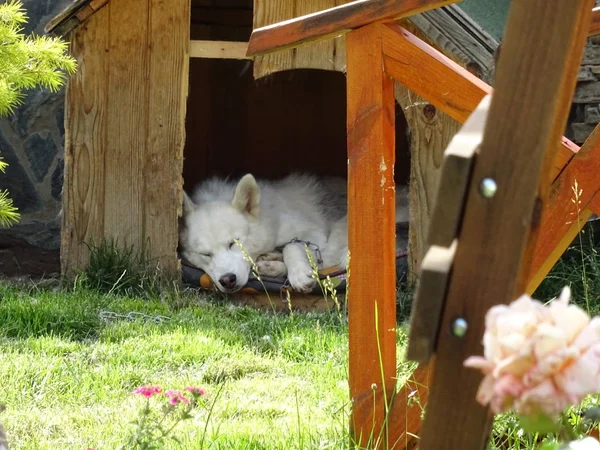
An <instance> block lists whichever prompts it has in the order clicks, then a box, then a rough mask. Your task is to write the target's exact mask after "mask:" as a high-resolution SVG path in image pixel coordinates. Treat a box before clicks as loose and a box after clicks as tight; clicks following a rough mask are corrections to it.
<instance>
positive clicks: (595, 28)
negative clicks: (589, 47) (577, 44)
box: [588, 6, 600, 36]
mask: <svg viewBox="0 0 600 450" xmlns="http://www.w3.org/2000/svg"><path fill="white" fill-rule="evenodd" d="M599 33H600V6H597V7H595V8H594V9H592V20H591V24H590V30H589V33H588V35H589V36H595V35H597V34H599Z"/></svg>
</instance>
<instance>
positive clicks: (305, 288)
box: [288, 269, 317, 294]
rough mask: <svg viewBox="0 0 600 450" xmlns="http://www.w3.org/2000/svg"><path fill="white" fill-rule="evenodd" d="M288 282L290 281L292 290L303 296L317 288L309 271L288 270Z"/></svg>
mask: <svg viewBox="0 0 600 450" xmlns="http://www.w3.org/2000/svg"><path fill="white" fill-rule="evenodd" d="M288 280H289V281H290V285H291V286H292V289H294V290H295V291H298V292H302V293H305V294H307V293H309V292H312V290H313V289H314V288H315V287H316V286H317V282H316V281H315V279H314V278H313V277H312V271H311V270H308V271H306V270H303V269H299V270H293V271H292V270H290V273H289V275H288Z"/></svg>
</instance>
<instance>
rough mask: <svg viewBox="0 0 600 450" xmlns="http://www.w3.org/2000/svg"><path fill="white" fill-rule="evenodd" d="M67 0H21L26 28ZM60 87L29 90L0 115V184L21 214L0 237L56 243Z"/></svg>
mask: <svg viewBox="0 0 600 450" xmlns="http://www.w3.org/2000/svg"><path fill="white" fill-rule="evenodd" d="M70 3H71V0H23V4H24V6H25V8H26V9H27V12H28V16H29V22H28V23H27V26H26V27H25V31H26V32H27V33H31V32H34V33H37V34H43V33H44V26H45V25H46V23H47V22H48V20H50V19H51V18H52V17H53V16H54V15H56V14H58V13H59V12H60V11H62V10H63V9H64V8H65V7H66V6H68V5H69V4H70ZM63 106H64V92H59V93H55V94H52V93H50V92H48V91H41V90H33V91H31V92H28V93H27V97H26V99H25V103H24V104H23V105H22V106H21V107H19V108H18V110H17V112H16V114H15V115H14V116H12V117H10V118H8V119H4V120H0V156H1V157H2V158H3V159H4V161H5V162H7V163H8V164H9V166H8V168H7V170H6V174H0V189H8V190H9V192H10V195H11V198H12V199H13V201H14V204H15V205H16V206H17V207H18V208H19V211H20V213H21V216H22V219H21V221H20V222H19V223H18V224H17V225H14V226H12V227H11V228H8V229H0V237H6V236H12V237H17V238H22V239H24V240H26V241H27V242H29V243H30V244H32V245H35V246H39V247H43V248H48V249H57V248H58V247H59V237H60V233H59V231H60V220H59V217H58V215H59V213H60V206H61V205H60V197H61V189H62V178H63V145H64V126H63V118H64V107H63Z"/></svg>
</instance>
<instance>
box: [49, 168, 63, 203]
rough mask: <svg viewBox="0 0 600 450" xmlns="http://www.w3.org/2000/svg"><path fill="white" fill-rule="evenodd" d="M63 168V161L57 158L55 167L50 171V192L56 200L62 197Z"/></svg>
mask: <svg viewBox="0 0 600 450" xmlns="http://www.w3.org/2000/svg"><path fill="white" fill-rule="evenodd" d="M64 169H65V162H64V161H63V160H62V159H61V158H59V159H58V161H57V162H56V168H55V169H54V172H52V179H51V180H50V181H51V184H50V187H51V194H52V197H53V198H55V199H56V200H60V199H61V198H62V186H63V178H64Z"/></svg>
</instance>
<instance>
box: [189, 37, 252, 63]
mask: <svg viewBox="0 0 600 450" xmlns="http://www.w3.org/2000/svg"><path fill="white" fill-rule="evenodd" d="M247 48H248V43H247V42H231V41H190V58H213V59H252V58H250V57H248V56H246V49H247Z"/></svg>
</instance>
